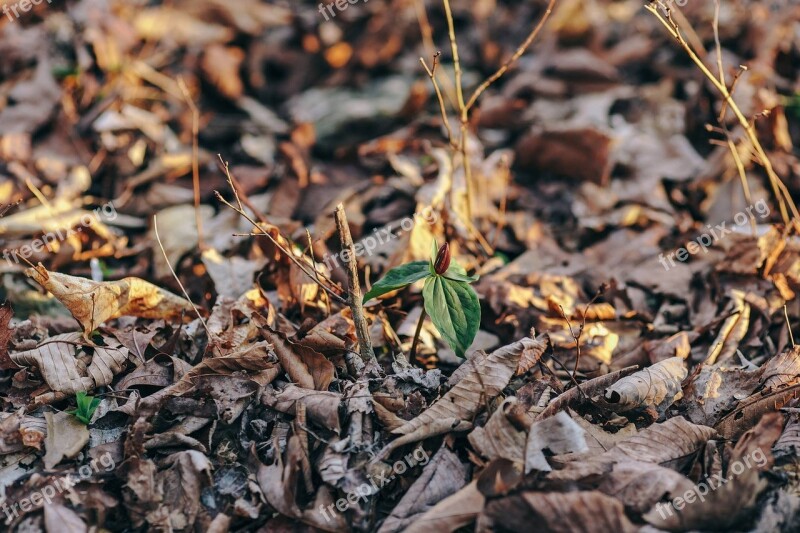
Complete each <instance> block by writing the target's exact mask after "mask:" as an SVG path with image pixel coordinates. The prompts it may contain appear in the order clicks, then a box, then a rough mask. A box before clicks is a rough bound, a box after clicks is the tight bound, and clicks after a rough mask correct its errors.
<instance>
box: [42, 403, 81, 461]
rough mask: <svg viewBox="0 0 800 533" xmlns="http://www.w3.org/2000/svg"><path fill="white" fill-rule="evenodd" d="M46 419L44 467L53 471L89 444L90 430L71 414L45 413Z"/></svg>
mask: <svg viewBox="0 0 800 533" xmlns="http://www.w3.org/2000/svg"><path fill="white" fill-rule="evenodd" d="M44 417H45V418H46V419H47V438H46V439H45V441H44V447H45V450H46V452H47V453H46V454H45V456H44V466H45V468H47V469H52V468H53V467H55V466H56V465H57V464H58V463H60V462H61V461H62V459H64V458H67V459H71V458H73V457H75V456H76V455H78V453H79V452H80V451H81V450H82V449H83V447H84V446H86V443H88V442H89V430H88V429H86V425H84V424H83V423H81V422H80V421H79V420H78V419H77V418H75V417H74V416H72V415H71V414H69V413H65V412H60V413H45V414H44Z"/></svg>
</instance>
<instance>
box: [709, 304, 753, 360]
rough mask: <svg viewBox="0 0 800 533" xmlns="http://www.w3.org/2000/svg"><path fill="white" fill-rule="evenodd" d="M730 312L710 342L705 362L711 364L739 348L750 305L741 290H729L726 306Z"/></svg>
mask: <svg viewBox="0 0 800 533" xmlns="http://www.w3.org/2000/svg"><path fill="white" fill-rule="evenodd" d="M726 311H727V313H730V316H728V318H727V319H725V322H724V323H723V324H722V327H721V328H720V330H719V333H718V334H717V338H716V339H714V342H713V343H712V344H711V349H710V350H709V351H708V355H707V356H706V360H705V364H707V365H713V364H714V363H716V362H718V361H725V360H727V359H729V358H730V357H731V356H732V355H733V354H735V353H736V350H737V349H738V348H739V342H741V340H742V339H743V338H744V336H745V334H746V333H747V328H748V327H749V326H750V305H749V304H748V303H747V302H746V301H745V294H744V293H743V292H742V291H738V290H734V291H731V304H730V305H729V306H728V307H727V308H726Z"/></svg>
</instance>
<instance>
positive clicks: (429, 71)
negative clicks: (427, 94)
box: [419, 52, 458, 149]
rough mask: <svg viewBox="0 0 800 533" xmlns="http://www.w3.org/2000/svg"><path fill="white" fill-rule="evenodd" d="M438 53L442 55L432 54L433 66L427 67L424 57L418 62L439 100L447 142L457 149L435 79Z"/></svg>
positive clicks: (442, 98) (440, 91)
mask: <svg viewBox="0 0 800 533" xmlns="http://www.w3.org/2000/svg"><path fill="white" fill-rule="evenodd" d="M440 55H442V53H441V52H436V53H435V54H433V68H428V64H427V63H425V58H422V57H420V58H419V62H420V63H422V68H424V69H425V72H426V73H427V74H428V77H429V78H430V79H431V83H432V84H433V90H434V91H435V92H436V99H437V100H438V101H439V111H440V112H441V113H442V124H444V127H445V129H446V130H447V142H448V143H449V144H450V146H451V147H452V148H453V149H458V146H457V145H456V143H455V142H454V141H453V130H452V129H451V128H450V121H449V120H447V108H446V107H445V105H444V97H443V96H442V90H441V89H440V88H439V83H438V82H437V81H436V67H437V66H438V65H439V56H440Z"/></svg>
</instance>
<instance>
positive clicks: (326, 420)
mask: <svg viewBox="0 0 800 533" xmlns="http://www.w3.org/2000/svg"><path fill="white" fill-rule="evenodd" d="M341 402H342V396H341V395H340V394H337V393H335V392H326V391H315V390H312V389H303V388H301V387H297V386H295V385H291V384H289V385H287V386H285V387H284V388H283V389H282V390H280V391H276V390H275V389H274V388H272V387H266V388H265V389H264V393H263V394H262V395H261V403H263V404H264V405H266V406H267V407H270V408H271V409H275V410H276V411H280V412H281V413H286V414H289V415H292V416H294V414H295V412H296V409H297V404H298V403H303V404H305V406H306V414H307V416H308V418H310V419H311V421H312V422H314V423H315V424H317V425H319V426H321V427H324V428H326V429H329V430H330V431H333V432H335V433H337V434H338V433H339V431H340V425H339V405H340V404H341Z"/></svg>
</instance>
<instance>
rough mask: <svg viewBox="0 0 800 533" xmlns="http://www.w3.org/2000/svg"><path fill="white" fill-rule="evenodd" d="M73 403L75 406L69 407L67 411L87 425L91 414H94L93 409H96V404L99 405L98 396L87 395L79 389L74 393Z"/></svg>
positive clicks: (90, 419)
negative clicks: (74, 407)
mask: <svg viewBox="0 0 800 533" xmlns="http://www.w3.org/2000/svg"><path fill="white" fill-rule="evenodd" d="M75 403H77V408H76V409H70V410H69V411H67V413H69V414H71V415H75V418H77V419H78V420H80V421H81V422H83V423H84V424H86V425H89V422H91V421H92V415H94V412H95V410H97V406H98V405H100V398H95V397H94V396H88V395H87V394H86V393H85V392H83V391H81V392H79V393H77V394H76V395H75Z"/></svg>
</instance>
